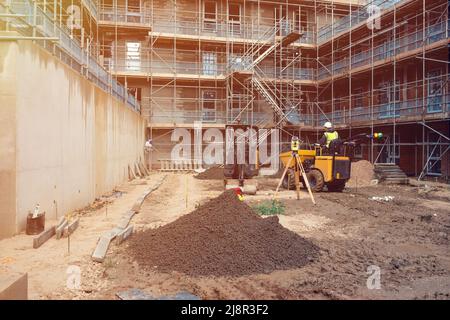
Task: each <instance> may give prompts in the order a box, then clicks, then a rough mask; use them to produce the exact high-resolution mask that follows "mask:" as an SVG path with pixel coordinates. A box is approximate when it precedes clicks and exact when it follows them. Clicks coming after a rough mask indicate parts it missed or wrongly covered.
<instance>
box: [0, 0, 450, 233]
mask: <svg viewBox="0 0 450 320" xmlns="http://www.w3.org/2000/svg"><path fill="white" fill-rule="evenodd" d="M448 8H449V2H448V1H444V0H438V1H436V0H433V1H431V0H403V1H400V0H376V1H372V2H366V1H356V0H338V1H332V0H331V1H329V0H322V1H319V0H315V1H312V0H306V1H295V0H283V1H270V0H268V1H263V0H242V1H240V0H236V1H231V0H222V1H213V0H195V1H188V0H172V1H162V0H99V1H95V0H70V1H67V0H39V1H33V0H6V1H2V3H1V4H0V27H1V30H2V31H1V35H0V40H1V43H0V44H1V46H2V48H3V49H2V51H1V54H2V61H3V65H1V68H2V69H3V74H4V77H3V80H2V81H3V83H4V84H2V90H3V91H2V97H1V98H2V99H6V100H3V101H4V103H2V104H3V105H6V104H11V101H13V103H12V104H11V105H17V106H19V105H21V104H33V103H34V104H35V103H38V104H44V105H45V107H44V109H42V110H40V109H39V108H35V109H31V111H30V110H28V109H23V111H19V110H22V109H20V108H17V110H12V109H11V110H9V111H8V112H9V113H8V114H7V115H6V114H5V117H4V118H3V119H10V120H11V119H18V121H17V122H14V121H10V120H5V121H6V123H7V124H8V125H7V126H6V125H5V126H4V130H5V134H4V135H3V137H5V138H4V139H5V141H13V142H14V141H15V142H17V144H14V143H13V144H14V145H15V146H16V147H14V148H13V149H5V150H7V151H8V150H9V151H11V150H13V151H11V152H10V153H9V154H10V156H11V161H12V162H11V163H13V164H12V168H13V171H14V172H19V173H23V174H24V176H23V177H22V178H17V176H16V175H14V177H9V178H8V179H10V180H8V181H9V182H5V181H7V179H3V181H2V182H3V183H5V184H7V185H8V186H7V189H8V188H9V189H11V190H12V191H11V192H12V194H11V195H12V197H11V198H14V196H13V194H15V193H16V192H17V193H19V191H17V190H20V188H21V187H20V185H22V184H23V185H24V188H25V185H26V183H25V181H26V180H27V179H28V178H31V175H32V174H37V176H33V177H34V178H38V179H39V177H42V178H44V177H45V179H46V180H45V181H47V180H48V181H47V183H46V188H43V189H42V193H43V194H44V193H45V192H47V191H48V192H50V190H57V193H59V194H60V195H61V196H62V197H64V196H63V195H64V192H65V191H64V189H63V190H59V189H58V187H57V186H58V185H59V183H61V181H59V180H58V179H61V178H58V177H59V176H58V174H57V173H55V176H54V177H53V176H52V177H53V178H48V176H47V174H46V173H45V172H44V171H43V172H40V173H39V174H38V173H36V172H34V171H33V170H32V168H34V166H35V164H36V160H31V159H33V157H32V149H29V150H28V151H26V152H24V151H23V150H22V152H21V153H17V152H16V151H18V149H17V145H19V144H20V143H21V141H22V140H23V139H34V138H38V139H40V141H51V142H52V143H53V144H54V145H59V144H60V143H63V142H66V143H67V144H68V145H69V144H70V143H73V145H78V144H77V141H76V139H75V138H74V135H73V134H71V132H72V131H71V130H73V132H75V131H76V130H78V129H80V128H85V129H86V128H90V130H91V131H90V133H89V134H92V133H95V132H96V131H98V132H103V131H102V130H103V129H108V130H109V129H110V130H111V132H110V133H111V134H112V135H113V136H109V133H106V134H105V133H101V134H100V133H99V134H100V136H97V134H96V133H95V135H94V136H92V137H91V136H90V135H89V134H86V137H90V138H89V139H90V140H89V139H88V138H86V139H88V140H89V141H90V142H89V148H90V149H89V150H95V151H92V152H91V151H89V152H88V151H86V150H87V149H86V148H85V147H79V150H72V152H73V157H71V156H67V155H65V156H66V157H67V158H68V159H71V158H74V159H76V158H77V157H80V155H85V156H86V157H88V158H89V159H90V161H92V164H91V165H90V166H89V168H88V169H89V170H88V171H89V172H90V173H89V174H85V173H83V175H85V178H86V181H89V182H86V183H87V185H86V186H85V187H83V186H80V185H78V184H77V183H75V182H74V183H73V184H72V185H71V187H70V189H71V190H72V191H73V190H75V191H77V192H78V193H79V194H80V199H78V200H74V199H71V200H67V201H63V202H64V203H65V204H63V205H62V206H63V208H67V209H69V208H72V207H73V206H74V205H75V203H80V201H81V202H82V203H85V202H88V201H89V200H93V198H94V197H95V196H96V195H98V194H101V192H104V191H105V190H110V189H112V188H113V186H114V185H115V184H116V183H117V181H121V180H122V179H123V178H124V177H127V176H128V171H129V170H130V168H129V167H130V165H131V166H133V162H134V161H144V160H143V158H144V153H143V147H142V146H143V145H144V141H145V140H146V139H149V138H151V139H152V142H153V146H154V149H153V151H152V155H151V157H150V159H147V160H146V161H145V162H146V163H147V164H149V165H150V166H151V167H152V168H153V169H157V168H159V167H160V165H161V164H160V162H161V161H162V160H167V159H170V156H171V155H170V152H171V150H172V149H173V146H174V145H175V144H176V143H177V142H178V141H172V140H173V139H172V138H171V133H172V132H173V129H174V128H186V129H192V128H194V125H195V124H196V123H201V125H202V128H203V129H208V128H217V129H219V130H224V128H225V125H226V124H232V123H243V124H249V125H251V126H255V127H258V128H278V129H280V130H281V136H282V141H284V142H288V141H290V138H291V136H293V135H296V136H299V137H300V139H301V140H302V141H304V142H307V143H312V142H315V141H317V140H318V139H319V138H320V136H321V135H322V125H323V123H324V122H325V121H331V122H332V123H333V125H334V126H335V128H336V129H337V130H338V131H339V134H340V136H341V137H344V138H345V137H351V136H353V135H356V134H359V133H367V134H373V133H375V132H382V133H383V135H384V137H385V138H386V139H384V140H383V142H376V141H368V142H367V143H365V144H362V145H361V147H360V148H358V150H357V156H358V157H360V158H363V159H368V160H370V161H371V162H372V163H377V162H378V163H380V162H381V163H397V164H399V166H400V167H401V168H402V169H403V170H404V171H405V172H406V173H407V174H408V175H412V176H421V177H423V176H428V177H438V178H440V179H442V180H448V177H449V176H450V165H449V164H450V157H449V152H448V150H449V147H450V138H449V137H450V126H449V106H450V104H449V103H450V101H449V95H448V89H449V84H448V80H449V75H448V70H449V69H448V68H449V66H448V61H449V30H450V27H449V15H448ZM30 50H32V52H34V53H33V54H34V55H37V56H38V57H39V58H36V57H35V56H33V55H32V56H30V55H28V56H27V54H28V53H27V52H31V51H30ZM33 57H35V58H33ZM8 59H15V60H14V63H13V62H12V61H13V60H8ZM27 59H28V60H27ZM30 59H31V60H30ZM33 59H38V60H33ZM26 61H29V64H27V62H26ZM33 61H41V63H39V64H36V63H34V62H33ZM33 63H34V64H33ZM53 65H58V67H55V69H51V67H50V66H53ZM30 66H32V67H30ZM60 67H61V68H62V69H64V74H70V75H74V77H75V78H76V80H74V79H75V78H74V79H72V80H67V82H64V83H67V86H66V87H65V88H66V89H64V90H62V89H58V85H60V83H61V82H60V81H59V80H58V79H59V78H58V77H53V76H51V74H53V73H54V72H59V71H60ZM58 70H59V71H58ZM69 70H70V72H69ZM74 72H75V73H74ZM47 76H48V78H49V79H54V80H52V81H41V82H39V80H37V82H38V83H40V86H31V87H27V85H26V83H27V82H24V81H22V79H40V78H42V79H43V78H44V77H47ZM64 81H66V80H64ZM11 83H12V84H13V85H11ZM14 83H15V84H16V86H14ZM30 83H31V82H30ZM73 83H77V86H76V88H77V89H76V90H78V91H75V92H76V94H73V91H71V90H75V89H73V88H74V87H73ZM8 84H9V85H8ZM30 90H32V91H33V93H31V92H30ZM86 90H87V91H89V92H88V93H86ZM92 90H93V91H92ZM58 94H61V95H62V96H61V97H58ZM67 95H69V96H70V98H69V101H68V104H67V98H64V97H66V96H67ZM72 96H75V97H77V98H76V99H75V98H72ZM8 99H10V100H8ZM11 99H12V100H11ZM49 99H53V100H51V101H50V100H49ZM77 99H78V100H77ZM104 101H106V102H105V103H106V104H105V105H107V106H109V107H108V108H110V109H107V110H110V111H105V112H106V113H105V114H103V115H102V116H99V115H100V114H101V113H100V111H99V110H100V108H101V107H100V106H102V103H103V102H104ZM66 104H67V106H68V107H67V108H68V109H67V110H65V111H61V109H58V106H60V105H66ZM71 104H80V105H82V106H84V107H83V109H82V110H84V111H80V114H77V117H78V118H77V119H78V120H79V123H77V125H76V126H75V125H74V124H73V122H71V121H72V120H73V119H72V120H71V112H72V111H71V110H72V109H70V105H71ZM89 106H90V107H89ZM24 108H25V107H24ZM3 109H5V108H3ZM6 110H7V109H5V110H4V112H7V111H6ZM25 110H26V111H25ZM44 110H45V111H44ZM93 110H94V111H93ZM105 110H106V109H105ZM115 112H117V114H115ZM91 113H92V114H91ZM49 115H50V116H49ZM90 115H92V118H89V120H82V119H85V117H87V116H90ZM124 117H125V118H126V119H127V120H126V121H129V123H128V124H127V122H126V121H124ZM3 119H2V120H3ZM49 119H53V120H54V121H56V122H55V123H56V124H57V125H53V124H51V125H48V126H46V125H44V127H46V129H47V130H53V133H52V135H50V133H49V135H50V136H51V137H54V136H58V137H59V139H61V141H52V140H51V139H53V138H49V137H50V136H47V135H46V134H45V133H44V131H45V130H44V129H43V128H42V127H40V125H39V123H41V122H40V121H41V120H42V123H44V124H45V123H47V122H48V121H49ZM61 119H65V120H64V121H66V122H64V121H62V120H61ZM19 120H21V121H19ZM22 120H23V121H22ZM10 126H15V127H14V128H13V129H14V130H11V128H10ZM25 128H26V129H25ZM67 128H69V130H66V129H67ZM21 130H28V131H26V134H25V133H24V134H21V133H20V132H22V131H21ZM83 130H84V129H83ZM12 132H17V134H16V135H13V134H12ZM8 136H9V138H6V137H8ZM16 138H17V139H19V140H15V139H16ZM8 139H9V140H8ZM21 139H22V140H21ZM49 139H50V140H49ZM118 141H120V143H119V142H118ZM6 145H7V144H5V146H6ZM100 147H101V148H100ZM272 147H278V146H272ZM64 148H66V147H64ZM64 148H63V149H64ZM67 148H68V147H67ZM99 148H100V149H102V150H103V151H102V153H101V155H99V154H98V150H99ZM9 151H8V152H9ZM5 152H6V151H5ZM27 152H28V153H27ZM60 152H61V148H59V149H58V148H57V147H54V149H52V152H51V154H52V155H53V158H54V159H59V160H58V161H61V162H60V163H63V162H64V161H69V160H68V159H67V160H64V159H65V158H64V156H61V155H59V154H60ZM5 154H8V153H7V152H6V153H5ZM17 157H18V158H17ZM92 157H93V158H92ZM14 159H16V160H15V161H16V162H14V161H13V160H14ZM21 159H22V160H23V163H22V160H21ZM42 161H43V163H44V160H42ZM102 161H105V162H106V163H108V165H107V166H105V167H102V166H101V165H100V163H101V162H102ZM110 161H112V162H110ZM14 163H15V164H14ZM58 163H59V162H58ZM61 165H62V164H61ZM62 166H63V165H62ZM127 166H128V169H126V168H127ZM50 167H51V166H50ZM63 167H64V166H63ZM76 167H77V165H74V168H73V171H72V176H73V177H75V176H77V169H76ZM64 168H65V167H64ZM28 169H29V170H28ZM84 169H86V168H84ZM64 170H65V169H64ZM32 172H34V173H32ZM28 174H30V176H28ZM52 179H53V180H52ZM69 180H70V179H69ZM93 181H94V182H93ZM41 182H42V181H41ZM16 184H18V185H19V187H17V188H16ZM5 188H6V187H5ZM64 188H66V187H64ZM45 190H47V191H45ZM82 190H85V191H86V193H85V194H83V191H82ZM52 192H53V191H52ZM45 194H47V193H45ZM27 197H29V196H27ZM47 198H48V199H47ZM47 198H46V200H45V201H46V202H48V205H49V206H53V205H54V203H56V200H55V199H53V198H52V197H47ZM27 199H28V198H27ZM19 202H20V201H19ZM28 202H29V203H28V207H29V206H30V205H31V204H32V203H35V202H36V201H35V200H33V199H29V201H28ZM16 205H17V204H16V203H15V202H11V203H10V204H8V205H6V206H11V208H12V207H14V208H15V206H16ZM23 210H24V208H15V209H14V210H13V211H14V212H19V211H21V212H23ZM11 219H12V220H14V219H16V218H13V217H11ZM19 220H21V221H22V222H21V223H22V224H23V223H24V222H23V221H24V220H23V218H21V219H19Z"/></svg>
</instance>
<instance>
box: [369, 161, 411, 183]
mask: <svg viewBox="0 0 450 320" xmlns="http://www.w3.org/2000/svg"><path fill="white" fill-rule="evenodd" d="M374 171H375V176H376V177H377V179H378V180H379V181H380V182H384V183H386V184H408V183H409V179H408V176H407V175H406V174H405V173H404V172H403V170H402V169H400V167H399V166H398V165H396V164H394V163H375V169H374Z"/></svg>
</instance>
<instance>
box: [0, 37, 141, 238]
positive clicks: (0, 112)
mask: <svg viewBox="0 0 450 320" xmlns="http://www.w3.org/2000/svg"><path fill="white" fill-rule="evenodd" d="M0 106H1V108H0V155H1V158H0V219H1V220H0V238H2V237H6V236H10V235H12V234H14V233H17V232H20V231H21V230H23V229H24V228H25V223H26V215H27V212H28V210H32V209H33V208H34V206H35V204H36V203H39V204H40V206H41V208H42V209H43V210H45V211H46V213H47V218H56V208H57V211H58V215H59V216H61V215H62V214H64V213H67V212H70V211H73V210H75V209H78V208H82V207H84V206H86V205H88V204H89V203H90V202H92V201H93V200H94V199H95V198H96V197H99V196H100V195H102V194H104V193H106V192H108V191H111V190H112V189H113V188H114V187H115V186H117V185H118V184H120V183H121V182H123V181H125V180H127V179H128V170H127V167H128V165H129V164H133V163H134V162H136V161H138V160H140V159H143V145H144V130H145V123H144V120H143V118H142V117H141V116H140V115H139V114H138V113H136V112H135V111H133V110H132V109H130V108H129V107H127V106H126V105H125V104H124V103H122V102H120V101H118V100H117V99H115V98H113V97H112V96H110V95H109V94H107V93H106V92H104V91H103V90H101V89H100V88H98V87H97V86H95V85H94V84H92V83H91V82H90V81H88V80H87V79H85V78H84V77H82V76H81V75H79V74H78V73H76V72H74V71H73V70H72V69H70V68H69V67H68V66H67V65H65V64H63V63H61V62H60V61H59V60H58V59H56V58H55V57H52V56H51V55H50V54H48V53H47V52H46V51H44V50H43V49H41V48H39V47H38V46H36V45H34V44H32V43H31V42H30V41H28V42H27V41H19V42H0Z"/></svg>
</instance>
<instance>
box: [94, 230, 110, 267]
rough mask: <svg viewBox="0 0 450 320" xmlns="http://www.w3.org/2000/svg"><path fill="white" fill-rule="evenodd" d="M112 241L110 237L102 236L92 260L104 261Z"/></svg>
mask: <svg viewBox="0 0 450 320" xmlns="http://www.w3.org/2000/svg"><path fill="white" fill-rule="evenodd" d="M110 243H111V238H110V237H104V236H102V237H100V239H99V241H98V242H97V246H96V247H95V251H94V253H93V254H92V260H94V261H95V262H103V261H104V260H105V257H106V252H107V251H108V248H109V244H110Z"/></svg>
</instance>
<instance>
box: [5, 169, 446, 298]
mask: <svg viewBox="0 0 450 320" xmlns="http://www.w3.org/2000/svg"><path fill="white" fill-rule="evenodd" d="M159 178H160V175H155V176H152V177H151V178H150V179H149V180H148V181H147V182H146V183H147V184H148V185H151V184H152V183H156V181H157V180H158V179H159ZM260 182H261V190H262V191H260V192H259V194H258V195H257V196H255V197H251V196H247V197H246V198H245V201H246V202H247V203H249V204H250V205H253V204H257V203H260V202H261V201H264V199H270V197H271V195H272V194H273V192H272V191H273V189H274V186H276V182H277V181H276V179H262V180H260ZM148 185H147V186H146V185H144V186H139V185H130V186H128V187H127V188H129V189H128V192H127V193H124V194H123V195H122V196H121V197H120V198H118V199H117V200H115V202H114V203H113V204H112V205H111V206H110V209H109V210H111V211H110V212H111V215H110V218H108V219H106V218H105V212H104V209H100V210H97V211H94V212H91V213H90V214H89V216H87V217H86V218H84V219H83V220H84V221H85V223H82V226H81V228H80V230H78V231H77V233H76V234H75V235H74V240H77V241H76V243H77V245H76V246H74V248H73V253H72V252H71V255H70V257H69V256H67V253H66V251H67V249H66V244H65V243H63V242H58V241H56V240H54V239H51V240H50V241H49V242H48V243H46V244H45V245H44V246H43V247H41V248H40V249H37V250H34V249H30V248H29V242H30V241H29V240H27V241H25V240H24V239H26V236H24V235H22V236H19V237H15V238H12V239H8V240H3V241H0V254H1V255H0V268H3V270H11V269H20V268H22V269H25V271H29V272H30V274H31V277H30V281H31V287H30V293H31V297H32V298H53V299H59V298H69V299H94V298H106V299H116V298H117V297H116V293H117V292H119V291H123V290H127V289H131V288H140V289H142V290H144V291H146V292H148V293H151V294H152V295H155V296H160V295H170V294H175V293H176V292H178V291H181V290H185V291H189V292H191V293H193V294H195V295H197V296H199V297H201V298H202V299H359V298H369V299H380V298H394V299H397V298H406V299H413V298H429V299H449V294H450V250H449V246H450V203H449V202H448V200H446V199H448V198H446V197H448V193H449V191H448V190H447V191H442V190H441V191H439V192H440V194H439V195H440V196H439V197H430V196H427V198H426V197H425V196H424V193H423V192H421V189H420V188H418V187H411V186H381V185H378V186H373V187H367V188H358V189H357V190H355V189H347V190H345V192H343V193H327V192H323V193H319V194H316V201H317V205H316V206H314V205H313V204H312V203H311V201H310V199H309V198H308V195H307V193H306V192H304V191H302V195H301V199H300V200H295V193H294V192H293V191H284V192H282V193H281V194H280V195H279V199H280V201H282V202H283V204H284V205H285V207H286V210H285V213H284V214H283V215H280V216H279V220H280V223H281V224H282V225H283V226H284V227H286V228H288V229H290V230H292V231H294V232H296V233H298V234H299V235H301V236H302V237H304V238H306V239H308V240H309V241H311V242H312V243H314V244H315V245H317V246H318V247H319V248H320V254H319V257H318V258H317V259H315V260H314V261H312V262H311V263H309V264H307V265H306V266H304V267H302V268H298V269H292V270H286V271H274V272H272V273H269V274H251V275H247V276H241V277H229V276H227V277H212V276H203V277H202V276H199V277H190V276H187V275H185V274H182V273H179V272H174V271H172V272H168V273H162V272H159V271H156V268H155V270H148V269H146V270H144V269H143V268H141V267H140V266H139V265H138V264H137V262H136V261H134V260H133V259H132V258H131V257H130V255H129V253H128V251H127V242H125V243H124V244H122V245H120V246H117V245H115V244H113V245H112V247H111V248H110V251H109V252H108V257H107V260H106V261H105V262H104V263H103V264H98V263H93V262H91V261H90V254H91V253H92V250H93V248H94V246H95V243H96V239H97V237H98V235H99V234H100V233H101V232H102V231H103V230H108V229H109V228H110V227H111V225H112V224H113V222H114V217H119V215H120V214H121V213H123V210H124V208H126V207H127V206H129V205H130V204H132V203H133V201H134V200H135V199H136V198H137V197H138V195H139V194H140V192H141V191H142V190H143V189H144V188H146V187H148ZM221 192H222V181H220V180H199V179H195V178H193V176H192V175H190V174H185V175H182V174H180V175H177V174H169V175H168V176H167V177H166V179H165V181H164V183H163V184H162V185H161V187H160V188H159V189H157V190H156V191H155V192H153V193H152V194H151V195H150V196H149V197H148V198H147V200H146V201H145V202H144V204H143V207H142V209H141V212H140V213H139V214H138V215H136V216H135V217H134V218H133V221H132V223H133V224H135V226H136V229H137V231H138V232H139V231H141V230H144V229H147V228H157V227H159V226H161V225H165V224H167V223H170V222H172V221H174V220H176V219H177V218H179V217H180V216H182V215H185V214H187V213H188V212H190V211H192V210H194V209H195V208H196V206H198V205H199V204H200V203H203V202H204V201H205V200H206V199H210V198H212V197H215V196H217V195H219V194H220V193H221ZM374 196H377V197H380V199H383V198H384V197H385V196H393V197H394V198H393V199H390V200H389V201H387V202H385V201H383V200H378V201H376V200H372V199H371V198H372V197H374ZM224 205H226V204H224ZM83 220H82V221H83ZM192 232H193V233H194V232H196V230H192ZM134 236H136V234H134V235H133V237H134ZM28 239H29V238H28ZM74 243H75V242H74ZM168 254H170V253H168ZM71 264H75V265H78V266H80V268H81V272H82V273H81V276H82V277H81V280H82V281H81V290H77V291H71V290H68V289H67V288H66V286H65V281H66V278H67V275H66V273H65V271H66V268H67V266H68V265H71ZM0 270H2V269H0ZM377 270H379V271H380V277H379V280H380V289H368V286H367V283H368V279H369V280H370V279H372V280H373V279H375V278H374V276H376V272H377ZM368 271H369V272H368ZM370 276H372V277H370ZM369 285H371V286H372V287H373V286H374V285H375V286H376V281H375V282H373V281H372V282H371V281H369Z"/></svg>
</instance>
